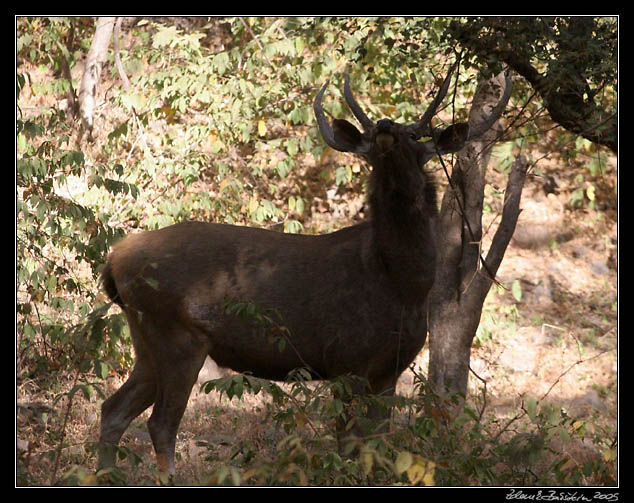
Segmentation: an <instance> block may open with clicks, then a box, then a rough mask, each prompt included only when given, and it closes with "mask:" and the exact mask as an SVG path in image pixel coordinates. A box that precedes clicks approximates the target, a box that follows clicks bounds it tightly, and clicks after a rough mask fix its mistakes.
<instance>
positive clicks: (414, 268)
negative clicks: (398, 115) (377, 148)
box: [369, 157, 438, 304]
mask: <svg viewBox="0 0 634 503" xmlns="http://www.w3.org/2000/svg"><path fill="white" fill-rule="evenodd" d="M369 203H370V208H371V218H372V229H373V241H374V250H375V253H376V258H377V263H378V264H379V267H380V268H381V269H382V273H383V274H384V275H385V277H386V278H387V282H388V284H389V286H390V288H391V289H392V290H393V291H394V293H395V294H396V295H397V296H398V297H399V298H400V299H401V300H402V301H403V302H404V303H406V304H422V303H423V302H424V300H425V298H426V296H427V293H428V291H429V289H430V288H431V285H432V283H433V280H434V276H435V268H436V242H435V233H434V232H435V220H436V215H437V212H438V210H437V205H436V191H435V187H434V185H433V182H432V180H431V179H430V177H429V175H428V174H427V173H425V172H424V170H423V168H422V167H418V166H415V167H413V168H412V166H411V164H410V163H400V162H398V161H397V160H394V159H392V158H390V157H388V158H387V159H384V160H383V162H382V163H381V164H380V166H378V169H377V167H376V166H375V168H374V169H373V171H372V177H371V194H370V201H369Z"/></svg>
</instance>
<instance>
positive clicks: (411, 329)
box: [103, 222, 431, 393]
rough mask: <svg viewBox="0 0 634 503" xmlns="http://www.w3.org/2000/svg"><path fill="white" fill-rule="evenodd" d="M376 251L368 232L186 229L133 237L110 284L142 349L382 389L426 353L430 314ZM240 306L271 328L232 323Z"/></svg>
mask: <svg viewBox="0 0 634 503" xmlns="http://www.w3.org/2000/svg"><path fill="white" fill-rule="evenodd" d="M192 236H195V239H192ZM372 246H373V244H372V239H371V226H370V224H369V223H368V222H364V223H362V224H359V225H356V226H353V227H349V228H346V229H343V230H341V231H338V232H334V233H332V234H326V235H321V236H306V235H294V234H282V233H278V232H273V231H267V230H263V229H256V228H250V227H238V226H230V225H222V224H211V223H202V222H187V223H182V224H177V225H174V226H171V227H167V228H164V229H161V230H157V231H151V232H146V233H141V234H137V235H132V236H130V237H128V238H127V239H126V240H124V241H123V242H121V243H120V244H119V245H118V246H116V247H115V248H114V250H113V252H112V253H111V255H110V258H109V262H108V264H107V266H106V268H105V269H104V272H103V280H104V286H105V288H106V291H107V292H108V294H109V296H110V297H111V298H112V300H114V301H116V302H117V303H119V304H120V305H121V306H122V308H123V309H124V311H125V312H126V314H127V316H128V319H130V318H131V317H135V318H136V319H137V321H138V323H136V324H137V325H138V327H139V328H141V330H137V331H134V330H133V331H132V335H133V339H138V338H139V337H141V338H143V340H142V341H139V340H134V344H135V347H138V346H140V345H145V346H151V347H152V348H153V352H156V351H161V350H163V351H165V352H167V353H170V354H173V352H174V349H175V348H177V347H179V346H181V345H184V346H197V347H199V348H200V349H201V351H203V352H204V353H205V354H208V355H209V356H210V357H211V358H212V359H213V360H214V361H215V362H216V363H217V364H218V365H220V366H222V367H228V368H231V369H233V370H235V371H238V372H249V373H252V374H253V375H255V376H258V377H262V378H265V379H272V380H283V379H285V378H286V377H287V375H288V373H289V372H290V371H292V370H293V369H297V368H306V369H307V370H309V371H310V373H311V375H312V376H313V377H314V378H315V379H332V378H334V377H337V376H341V375H346V374H353V375H357V376H360V377H364V378H366V379H368V381H369V383H370V385H371V387H372V388H377V385H378V384H379V383H380V382H386V381H391V382H393V381H394V380H395V379H396V378H397V377H398V376H399V375H400V373H401V372H402V371H403V370H404V369H405V368H406V366H407V365H409V363H410V362H411V361H412V360H413V359H414V357H415V356H416V354H417V353H418V352H419V351H420V349H421V348H422V346H423V344H424V342H425V337H426V313H425V309H424V306H421V305H412V306H406V305H404V304H403V303H401V302H399V301H398V296H397V295H396V293H395V292H393V291H391V289H390V285H389V281H388V278H387V276H386V275H383V274H380V273H379V274H377V271H380V270H381V269H382V264H381V263H376V262H377V260H376V258H375V255H374V254H373V253H369V251H370V247H372ZM430 286H431V285H430ZM235 302H246V303H250V304H252V305H253V306H254V307H255V309H256V310H257V312H258V313H261V314H265V315H266V316H267V319H268V320H269V321H268V322H267V323H266V324H265V325H270V326H262V323H261V318H258V315H257V314H256V315H254V316H240V315H238V314H230V313H231V312H232V309H231V307H232V305H233V303H235ZM168 327H171V328H170V329H168ZM136 332H140V334H139V333H136ZM165 333H169V334H172V335H171V336H170V337H169V340H163V339H164V335H163V334H165ZM280 337H281V338H284V344H277V341H278V339H279V338H280ZM175 338H178V341H177V342H178V344H174V342H175ZM156 345H159V346H162V348H157V347H156ZM280 348H283V349H281V350H280ZM173 357H176V354H173ZM165 371H167V372H169V369H165ZM373 383H376V384H375V385H374V386H372V384H373ZM381 387H382V386H380V385H378V388H381ZM371 391H372V392H374V393H379V392H381V391H383V390H382V389H372V390H371Z"/></svg>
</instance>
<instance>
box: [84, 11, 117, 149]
mask: <svg viewBox="0 0 634 503" xmlns="http://www.w3.org/2000/svg"><path fill="white" fill-rule="evenodd" d="M115 19H116V18H114V17H100V18H98V20H97V28H96V29H95V37H94V38H93V39H92V44H91V45H90V50H89V51H88V56H86V66H85V68H84V75H83V76H82V80H81V86H80V88H79V112H80V116H81V122H82V129H81V131H80V134H79V138H81V136H82V134H83V131H88V138H89V140H90V139H92V128H93V125H94V112H95V104H96V102H97V88H98V86H99V80H100V79H101V66H102V65H103V62H104V61H105V60H106V55H107V53H108V45H109V44H110V38H111V37H112V30H113V28H114V22H115Z"/></svg>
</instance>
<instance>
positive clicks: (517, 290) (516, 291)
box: [511, 279, 522, 302]
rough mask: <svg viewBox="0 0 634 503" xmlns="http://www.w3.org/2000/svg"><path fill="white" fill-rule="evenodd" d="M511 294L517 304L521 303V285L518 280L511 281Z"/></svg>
mask: <svg viewBox="0 0 634 503" xmlns="http://www.w3.org/2000/svg"><path fill="white" fill-rule="evenodd" d="M511 293H512V294H513V297H514V298H515V300H516V301H517V302H521V300H522V285H521V284H520V282H519V280H518V279H516V280H515V281H513V284H512V285H511Z"/></svg>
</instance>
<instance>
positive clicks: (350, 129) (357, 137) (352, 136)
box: [332, 119, 363, 152]
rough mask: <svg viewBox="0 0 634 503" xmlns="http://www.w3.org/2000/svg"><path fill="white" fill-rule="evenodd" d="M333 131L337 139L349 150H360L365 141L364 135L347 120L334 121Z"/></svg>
mask: <svg viewBox="0 0 634 503" xmlns="http://www.w3.org/2000/svg"><path fill="white" fill-rule="evenodd" d="M332 131H333V133H334V136H335V140H336V141H337V143H338V144H339V145H341V146H342V147H343V148H345V149H346V151H347V152H358V151H359V148H360V147H361V144H362V143H363V135H362V134H361V133H360V132H359V130H358V129H357V128H356V127H355V126H354V125H352V124H350V123H349V122H348V121H347V120H343V119H335V120H334V121H332Z"/></svg>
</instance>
